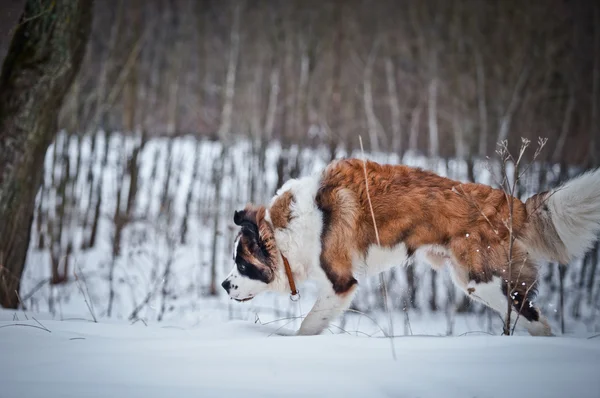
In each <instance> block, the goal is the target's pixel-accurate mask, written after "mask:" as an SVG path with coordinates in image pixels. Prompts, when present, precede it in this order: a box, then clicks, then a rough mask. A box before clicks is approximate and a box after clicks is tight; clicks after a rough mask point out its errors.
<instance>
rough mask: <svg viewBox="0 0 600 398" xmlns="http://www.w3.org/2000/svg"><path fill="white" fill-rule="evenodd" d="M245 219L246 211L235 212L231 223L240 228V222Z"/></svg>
mask: <svg viewBox="0 0 600 398" xmlns="http://www.w3.org/2000/svg"><path fill="white" fill-rule="evenodd" d="M245 218H246V210H236V211H235V212H234V213H233V222H234V223H235V225H239V226H242V221H243V220H244V219H245Z"/></svg>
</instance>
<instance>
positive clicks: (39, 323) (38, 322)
mask: <svg viewBox="0 0 600 398" xmlns="http://www.w3.org/2000/svg"><path fill="white" fill-rule="evenodd" d="M31 319H33V320H34V321H35V322H36V323H37V324H38V325H40V326H41V327H42V328H44V329H46V330H47V331H48V333H52V332H50V329H48V328H47V327H46V326H44V325H42V323H41V322H40V321H38V320H37V319H35V318H34V317H31Z"/></svg>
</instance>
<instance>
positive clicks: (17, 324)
mask: <svg viewBox="0 0 600 398" xmlns="http://www.w3.org/2000/svg"><path fill="white" fill-rule="evenodd" d="M11 326H25V327H28V328H36V329H41V330H44V331H46V332H48V333H52V332H51V331H50V330H49V329H48V328H46V327H41V326H37V325H29V324H27V323H11V324H10V325H2V326H0V329H2V328H8V327H11Z"/></svg>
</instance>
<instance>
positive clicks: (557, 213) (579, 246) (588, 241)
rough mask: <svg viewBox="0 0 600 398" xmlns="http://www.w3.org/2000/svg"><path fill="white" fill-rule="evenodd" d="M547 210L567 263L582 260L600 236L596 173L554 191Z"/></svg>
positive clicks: (599, 178)
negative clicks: (567, 260)
mask: <svg viewBox="0 0 600 398" xmlns="http://www.w3.org/2000/svg"><path fill="white" fill-rule="evenodd" d="M548 208H549V210H550V213H551V216H552V222H553V223H554V226H555V228H556V232H558V236H559V237H560V239H561V240H562V241H563V243H564V245H565V247H566V248H567V252H568V254H569V257H570V258H571V260H573V259H575V258H579V257H581V256H583V255H584V254H585V253H586V252H587V251H588V250H589V249H590V248H591V247H592V244H593V243H594V242H595V241H596V239H597V238H598V233H599V232H600V169H596V170H595V171H589V172H587V173H584V174H582V175H580V176H578V177H576V178H574V179H572V180H570V181H567V182H566V183H564V184H563V185H562V186H560V187H558V188H556V189H554V190H553V191H552V192H551V193H550V198H549V199H548Z"/></svg>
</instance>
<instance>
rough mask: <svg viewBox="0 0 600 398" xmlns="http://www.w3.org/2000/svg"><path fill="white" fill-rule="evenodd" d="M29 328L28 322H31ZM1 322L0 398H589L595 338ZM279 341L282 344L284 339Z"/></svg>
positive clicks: (1, 316) (39, 318)
mask: <svg viewBox="0 0 600 398" xmlns="http://www.w3.org/2000/svg"><path fill="white" fill-rule="evenodd" d="M34 318H35V320H34ZM51 318H52V317H51V316H49V315H44V314H37V315H36V314H31V313H23V312H21V311H19V312H14V311H2V312H0V356H1V358H2V361H0V397H2V398H20V397H23V398H37V397H43V398H55V397H56V398H59V397H60V398H67V397H77V398H80V397H102V398H104V397H111V398H120V397H124V398H137V397H140V398H150V397H170V396H173V397H177V398H186V397H194V398H196V397H248V398H249V397H277V398H279V397H344V398H348V397H371V398H375V397H407V398H408V397H415V398H416V397H421V398H427V397H431V398H441V397H443V398H453V397H460V398H471V397H478V398H492V397H498V398H506V397H529V398H533V397H540V398H541V397H544V398H551V397H556V398H567V397H577V398H587V397H589V398H597V397H598V396H599V391H600V378H599V377H598V369H600V337H598V338H590V337H593V336H587V338H586V336H583V337H546V338H544V337H529V336H512V337H501V336H489V335H466V336H456V337H433V336H417V335H413V336H407V337H398V338H395V339H394V342H393V343H394V348H395V352H396V356H397V359H396V360H394V359H393V357H392V351H391V344H390V340H389V339H387V338H378V337H365V336H360V335H359V336H356V335H349V334H334V335H321V336H311V337H296V336H290V335H289V334H290V333H291V332H293V329H292V328H290V329H288V328H282V329H280V326H279V325H276V324H270V325H261V324H258V323H253V322H247V321H219V320H216V319H206V320H204V321H202V322H200V323H198V324H197V325H195V326H194V327H185V326H183V327H182V326H180V325H177V324H172V323H164V322H163V323H160V324H148V325H145V324H144V323H142V322H136V323H135V324H129V323H125V322H122V321H101V322H100V323H93V322H90V321H89V320H84V319H80V320H68V321H66V320H65V321H59V320H52V319H51ZM286 334H287V335H286Z"/></svg>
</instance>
